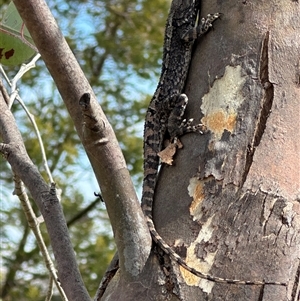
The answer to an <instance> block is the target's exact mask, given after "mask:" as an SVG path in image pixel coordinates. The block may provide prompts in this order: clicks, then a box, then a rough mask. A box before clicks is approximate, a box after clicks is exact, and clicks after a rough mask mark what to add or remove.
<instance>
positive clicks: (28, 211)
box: [14, 175, 68, 301]
mask: <svg viewBox="0 0 300 301" xmlns="http://www.w3.org/2000/svg"><path fill="white" fill-rule="evenodd" d="M14 181H15V194H16V195H17V196H18V198H19V200H20V202H21V205H22V207H23V211H24V213H25V216H26V219H27V222H28V224H29V227H30V228H31V230H32V232H33V234H34V236H35V238H36V241H37V243H38V246H39V248H40V251H41V253H42V256H43V258H44V261H45V264H46V267H47V269H48V270H49V272H50V275H51V281H50V283H51V285H49V288H50V287H52V286H53V285H52V283H53V281H54V282H55V284H56V287H57V289H58V291H59V293H60V295H61V297H62V299H63V301H67V300H68V299H67V297H66V295H65V292H64V290H63V289H62V287H61V286H60V282H59V281H58V277H57V275H56V270H55V267H54V264H53V262H52V260H51V257H50V255H49V253H48V250H47V247H46V245H45V242H44V240H43V237H42V234H41V231H40V222H39V221H38V219H37V217H36V215H35V213H34V211H33V209H32V207H31V204H30V201H29V198H28V196H27V193H26V191H25V187H24V184H23V182H22V181H21V180H20V178H19V177H18V176H17V175H15V176H14ZM51 292H52V289H51ZM48 294H49V292H48ZM50 299H51V298H50Z"/></svg>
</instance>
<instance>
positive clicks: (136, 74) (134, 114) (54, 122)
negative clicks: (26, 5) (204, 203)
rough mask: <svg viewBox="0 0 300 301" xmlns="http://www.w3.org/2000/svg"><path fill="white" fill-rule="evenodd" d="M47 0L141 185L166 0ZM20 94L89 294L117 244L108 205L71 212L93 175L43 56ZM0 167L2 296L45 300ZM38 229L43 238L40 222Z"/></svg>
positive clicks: (31, 143) (8, 179)
mask: <svg viewBox="0 0 300 301" xmlns="http://www.w3.org/2000/svg"><path fill="white" fill-rule="evenodd" d="M6 4H7V1H6ZM49 6H50V9H51V11H52V13H53V14H54V16H55V17H56V19H57V21H58V23H59V26H60V27H61V28H62V31H63V33H64V35H65V37H66V39H67V41H68V43H69V45H70V47H71V48H72V51H73V52H74V54H75V56H76V57H77V59H78V61H79V62H80V64H81V66H82V69H83V71H84V72H85V74H86V76H87V78H88V79H89V81H90V83H91V85H92V86H93V88H94V91H95V93H96V95H97V97H98V99H99V101H100V103H101V106H102V108H103V110H104V112H105V113H106V115H107V117H108V119H109V121H110V122H111V124H112V126H113V128H114V129H115V132H116V135H117V137H118V140H119V142H120V145H121V147H122V149H123V153H124V156H125V158H126V161H127V163H128V168H129V170H130V172H131V174H132V176H133V179H134V180H135V184H136V186H137V187H138V185H139V184H140V181H141V168H142V138H141V133H142V127H143V118H144V112H145V107H146V104H147V103H148V102H149V97H150V95H149V94H150V93H151V92H152V91H153V86H154V84H155V82H156V81H157V76H158V72H159V65H160V59H161V57H162V53H161V51H162V38H163V31H164V22H165V19H166V13H167V9H168V2H167V1H166V0H154V1H150V0H136V1H129V0H118V1H116V0H113V1H111V0H102V1H95V0H81V1H80V0H75V1H61V0H58V1H49ZM17 69H18V68H17V67H6V68H5V71H6V72H7V74H8V75H9V78H13V76H14V74H15V73H16V70H17ZM20 94H21V96H22V97H23V99H24V101H25V102H26V105H27V106H28V108H29V110H30V112H31V113H32V114H33V115H34V116H35V120H36V122H37V125H38V127H39V130H40V132H41V136H42V138H43V142H44V144H45V149H46V155H47V158H48V164H49V167H50V169H51V171H52V173H53V176H54V179H55V182H57V183H58V185H59V187H60V188H61V189H62V191H63V194H62V196H63V197H62V205H63V207H64V212H65V215H66V219H67V221H71V220H72V223H71V224H70V225H69V229H70V232H71V236H72V242H73V244H74V249H75V252H76V255H77V258H78V262H79V265H80V268H81V271H82V274H83V277H84V281H85V283H86V285H87V287H88V289H89V293H90V294H91V295H93V294H94V293H95V291H96V289H97V286H98V284H99V282H100V279H101V276H102V274H103V272H104V271H105V268H106V266H107V264H108V263H109V261H110V259H111V257H112V255H113V253H114V246H113V240H112V238H111V234H110V233H109V231H108V230H107V229H108V225H109V223H108V219H107V216H106V214H105V210H104V208H103V205H101V204H99V202H98V203H97V202H95V206H93V207H92V209H91V210H90V211H88V213H87V214H85V215H83V216H81V217H80V219H76V218H74V217H75V216H77V214H78V213H79V212H81V211H83V210H84V208H85V207H87V206H88V205H89V204H90V203H92V202H93V191H92V190H90V191H89V189H91V188H90V187H89V189H84V188H83V186H82V185H87V184H86V183H88V182H91V179H93V174H92V171H91V168H90V167H89V166H88V164H87V160H86V157H85V154H84V151H83V149H82V147H81V146H80V143H79V139H78V137H77V135H76V132H75V130H74V127H73V124H72V122H71V121H70V119H69V117H68V113H67V111H66V109H65V108H64V105H63V103H62V101H61V99H60V96H59V95H58V92H57V90H56V88H55V86H54V84H53V82H52V79H51V77H50V76H49V74H48V72H47V70H46V68H45V66H44V64H43V62H42V61H41V60H40V61H39V62H38V63H37V67H36V68H35V69H32V70H31V71H30V72H28V73H26V74H25V75H24V76H23V77H22V84H21V85H20ZM12 110H13V113H14V115H15V117H16V120H17V122H18V125H19V128H20V130H21V132H22V135H23V139H24V141H25V144H26V147H27V150H28V153H29V155H30V157H31V159H32V160H33V161H34V163H35V164H36V166H37V167H38V168H39V169H40V170H43V166H42V158H41V154H40V150H39V147H38V143H37V140H36V137H35V135H34V134H33V131H32V126H31V124H30V123H29V121H28V119H27V118H26V116H25V113H24V112H23V110H22V109H21V108H20V107H19V106H18V104H17V103H15V104H14V105H13V108H12ZM0 169H1V174H0V180H1V182H2V183H3V184H1V187H2V188H0V193H1V194H0V195H1V203H2V206H1V211H2V215H1V219H0V224H1V229H2V231H1V236H2V244H1V254H3V270H2V271H1V275H2V276H1V286H2V288H3V290H2V295H1V298H2V299H3V300H15V299H18V300H42V299H44V295H45V293H46V284H47V281H48V276H47V272H46V270H45V268H44V266H43V263H42V262H41V259H40V255H39V252H38V248H37V246H36V243H35V241H34V239H33V236H32V234H31V233H30V231H29V229H28V226H27V225H26V221H25V218H24V214H23V212H22V211H21V209H20V205H19V203H18V201H17V198H13V197H11V195H10V193H11V191H12V190H13V187H12V173H11V171H10V170H9V168H8V165H7V164H6V162H5V161H4V160H2V159H1V160H0ZM45 177H46V176H45ZM4 187H5V188H4ZM94 189H95V190H97V187H95V188H94ZM87 191H88V194H87ZM34 210H35V211H37V208H34ZM37 213H38V212H37ZM99 219H100V221H99ZM43 230H44V231H43V232H44V237H45V240H46V242H47V235H46V230H45V229H43ZM3 273H4V274H5V276H6V277H4V278H3ZM4 288H5V289H4Z"/></svg>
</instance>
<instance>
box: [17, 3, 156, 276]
mask: <svg viewBox="0 0 300 301" xmlns="http://www.w3.org/2000/svg"><path fill="white" fill-rule="evenodd" d="M14 3H15V5H16V7H17V9H18V11H19V13H20V15H21V17H22V19H23V20H24V22H25V24H26V27H27V28H28V30H29V32H30V34H31V36H32V38H33V40H34V42H35V44H36V46H37V48H38V50H39V52H40V54H41V56H42V58H43V60H44V61H45V64H46V66H47V68H48V70H49V72H50V73H51V75H52V77H53V79H54V81H55V83H56V85H57V87H58V90H59V92H60V94H61V96H62V98H63V100H64V102H65V104H66V107H67V109H68V111H69V113H70V115H71V118H72V119H73V122H74V125H75V127H76V130H77V132H78V135H79V137H80V139H81V141H82V143H83V145H84V147H85V149H86V151H87V154H88V157H89V159H90V162H91V164H92V167H93V170H94V172H95V175H96V178H97V180H98V183H99V185H100V189H101V191H102V193H103V197H104V199H105V200H106V208H107V212H108V215H109V217H110V220H111V224H112V227H113V231H114V234H115V240H116V244H117V248H118V251H119V256H120V267H121V271H122V272H123V273H125V274H127V275H125V276H127V277H126V279H130V277H136V276H138V275H139V273H140V272H141V270H142V269H143V267H144V265H145V262H146V261H147V259H148V256H149V253H150V249H151V238H150V235H149V231H148V228H147V225H146V223H145V219H144V216H143V213H142V210H141V208H140V205H139V202H138V200H137V197H136V194H135V191H134V188H133V185H132V182H131V179H130V176H129V172H128V169H127V167H126V163H125V160H124V158H123V155H122V152H121V150H120V147H119V144H118V141H117V140H116V137H115V134H114V132H113V130H112V128H111V126H110V124H109V123H108V121H107V119H106V117H105V115H104V114H103V112H102V110H101V107H100V106H99V104H98V102H97V100H96V98H95V95H94V93H93V91H92V88H91V87H90V85H89V83H88V81H87V79H86V78H85V76H84V74H83V72H82V70H81V68H80V67H79V65H78V63H77V61H76V59H75V57H74V55H73V53H72V51H71V50H70V48H69V46H68V45H67V43H66V41H65V39H64V37H63V35H62V33H61V31H60V30H59V28H58V26H57V24H56V22H55V19H54V18H53V16H52V14H51V12H50V11H49V8H48V7H47V5H46V3H45V2H44V1H41V0H29V1H26V2H24V1H21V0H16V1H14ZM87 94H89V95H90V98H89V101H88V104H87V107H86V109H83V107H82V106H80V105H79V100H80V99H82V96H84V95H87ZM87 116H89V117H91V118H94V117H95V118H96V119H94V121H95V127H96V128H97V131H94V129H92V128H90V127H89V126H88V122H86V119H85V117H87ZM83 129H84V132H83ZM94 139H95V140H94ZM99 139H100V140H99ZM93 140H94V142H95V141H98V142H99V141H101V143H93ZM104 141H105V143H102V142H104ZM125 237H126V239H124V238H125ZM125 261H126V262H125Z"/></svg>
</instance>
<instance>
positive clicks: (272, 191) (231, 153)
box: [101, 0, 300, 301]
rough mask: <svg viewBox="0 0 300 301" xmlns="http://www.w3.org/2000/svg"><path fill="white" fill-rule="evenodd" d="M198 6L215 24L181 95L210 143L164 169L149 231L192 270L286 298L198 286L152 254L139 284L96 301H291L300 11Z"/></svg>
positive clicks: (196, 140)
mask: <svg viewBox="0 0 300 301" xmlns="http://www.w3.org/2000/svg"><path fill="white" fill-rule="evenodd" d="M203 2H204V3H203V4H202V13H201V15H202V16H205V15H206V14H207V13H215V12H221V13H223V17H222V18H221V20H220V21H217V22H216V23H215V24H214V30H213V31H211V32H209V33H208V34H207V35H206V36H204V37H202V38H201V39H200V40H199V41H197V43H196V45H195V52H194V55H193V60H192V63H191V67H190V73H189V79H188V81H187V84H186V89H185V92H186V94H187V95H188V97H189V105H188V108H187V112H186V117H187V118H191V117H194V118H195V122H198V121H199V120H200V119H201V122H202V123H203V124H204V125H206V127H207V132H206V133H204V135H197V134H188V135H186V136H184V137H182V139H181V141H182V143H183V145H184V148H183V149H181V150H179V151H178V152H177V154H176V157H175V160H174V165H173V166H163V167H162V169H161V172H160V176H159V183H158V186H157V189H156V196H155V202H154V212H153V216H154V222H155V224H156V228H157V230H158V232H159V233H160V234H161V236H162V237H163V238H164V239H165V240H166V242H168V243H169V245H170V246H172V247H173V248H174V249H175V250H176V251H177V253H178V254H179V255H180V256H182V258H185V260H186V261H187V263H188V264H189V265H190V266H192V267H194V268H195V269H197V270H200V271H202V272H204V273H208V274H210V275H212V276H217V277H222V278H230V279H239V280H245V281H254V280H256V281H265V282H270V281H277V282H286V283H288V288H287V289H286V288H285V287H284V286H279V285H235V284H220V283H215V282H212V281H207V280H203V279H200V278H198V277H196V276H194V275H192V274H190V273H189V272H187V271H185V270H184V269H182V268H179V267H178V265H177V264H175V263H173V262H170V260H169V259H168V256H166V255H164V254H162V252H161V251H160V250H158V249H156V248H155V247H154V248H153V252H152V253H151V256H150V258H149V260H148V263H147V265H146V267H145V268H144V271H143V273H142V274H141V275H139V279H138V281H136V282H135V283H132V284H131V285H128V283H126V281H125V280H124V279H122V277H120V274H119V273H117V274H116V275H115V277H114V278H113V280H112V282H110V284H109V286H108V288H107V290H106V292H105V294H104V296H103V298H102V299H101V300H114V301H116V300H123V301H124V300H185V301H189V300H190V301H194V300H197V301H201V300H223V301H225V300H228V301H229V300H232V301H233V300H234V301H236V300H243V301H247V300H251V301H254V300H257V301H258V300H264V301H274V300H294V301H296V300H299V274H300V272H299V271H300V269H299V253H300V251H299V245H300V235H299V234H300V233H299V229H300V218H299V216H300V204H299V188H300V187H299V179H300V177H299V170H300V161H299V143H300V135H299V133H300V131H299V125H300V124H299V110H300V108H299V99H300V89H299V88H300V61H299V53H300V35H299V32H300V19H299V14H300V9H299V3H298V2H297V1H289V2H287V1H283V0H279V1H278V0H277V1H275V0H274V1H259V0H254V1H234V2H232V1H228V0H227V1H203Z"/></svg>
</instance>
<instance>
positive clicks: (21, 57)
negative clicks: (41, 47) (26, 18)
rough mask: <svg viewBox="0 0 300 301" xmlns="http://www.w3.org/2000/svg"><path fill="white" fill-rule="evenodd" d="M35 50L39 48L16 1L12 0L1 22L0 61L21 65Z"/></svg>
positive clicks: (10, 64)
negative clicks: (18, 9) (15, 3)
mask: <svg viewBox="0 0 300 301" xmlns="http://www.w3.org/2000/svg"><path fill="white" fill-rule="evenodd" d="M35 52H37V49H36V47H35V46H34V44H33V40H32V38H31V36H30V34H29V32H28V30H27V28H26V26H25V24H24V22H23V20H22V19H21V17H20V15H19V13H18V11H17V9H16V7H15V5H14V3H13V2H11V3H10V4H9V5H8V7H7V10H6V12H5V14H4V16H3V20H2V22H1V23H0V63H1V64H3V65H7V66H16V65H20V64H22V63H23V62H25V61H27V60H28V59H30V58H31V57H32V56H33V55H34V54H35Z"/></svg>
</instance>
